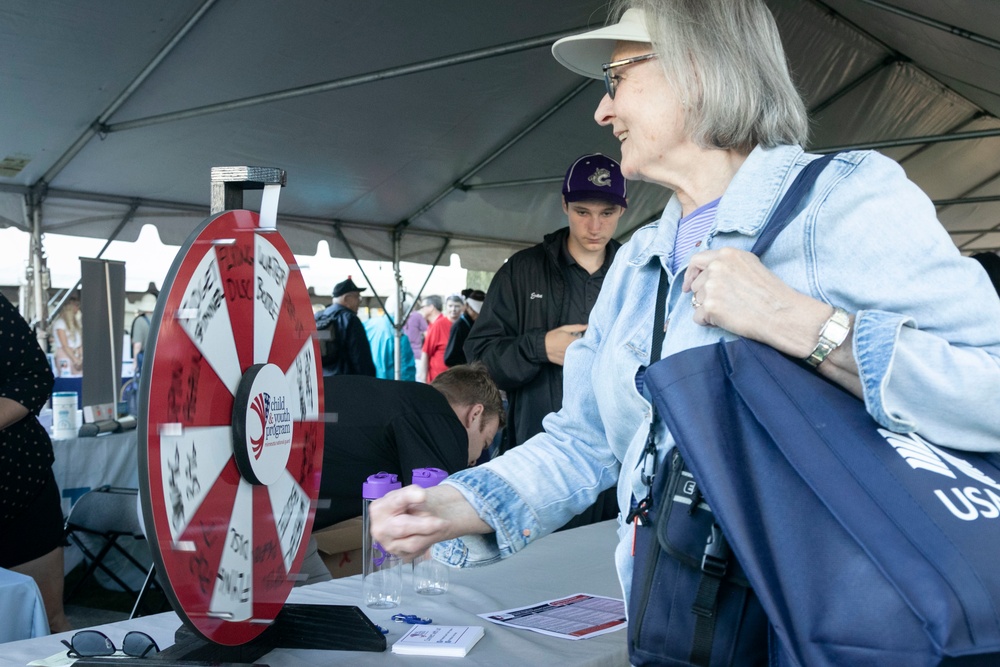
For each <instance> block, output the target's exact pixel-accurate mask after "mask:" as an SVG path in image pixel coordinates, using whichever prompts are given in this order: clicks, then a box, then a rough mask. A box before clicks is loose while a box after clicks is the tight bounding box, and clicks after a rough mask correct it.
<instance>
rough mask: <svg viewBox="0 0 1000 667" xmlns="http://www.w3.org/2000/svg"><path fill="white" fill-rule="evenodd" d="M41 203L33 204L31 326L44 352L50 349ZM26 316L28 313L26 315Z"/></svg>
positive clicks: (31, 208) (31, 209)
mask: <svg viewBox="0 0 1000 667" xmlns="http://www.w3.org/2000/svg"><path fill="white" fill-rule="evenodd" d="M41 208H42V206H41V202H39V201H34V202H32V204H31V207H30V209H29V210H30V211H31V274H32V276H31V287H32V301H33V303H32V311H31V325H32V328H34V330H35V336H36V337H37V338H38V344H39V345H40V346H41V348H42V349H43V350H45V349H48V345H47V343H46V341H47V339H48V332H47V330H48V321H47V320H48V314H47V313H46V309H45V307H46V306H47V305H48V300H47V299H46V298H44V297H43V295H42V288H43V285H42V273H43V269H44V261H43V259H42V211H41ZM25 314H26V313H25Z"/></svg>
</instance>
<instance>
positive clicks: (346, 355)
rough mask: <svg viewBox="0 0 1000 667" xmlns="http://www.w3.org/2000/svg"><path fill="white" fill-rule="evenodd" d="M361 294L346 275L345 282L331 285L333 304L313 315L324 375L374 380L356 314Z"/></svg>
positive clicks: (367, 351)
mask: <svg viewBox="0 0 1000 667" xmlns="http://www.w3.org/2000/svg"><path fill="white" fill-rule="evenodd" d="M364 291H365V288H364V287H358V286H357V285H355V284H354V281H353V280H351V277H350V276H347V280H343V281H341V282H339V283H337V284H336V285H334V287H333V304H331V305H330V306H329V307H327V308H326V309H325V310H323V311H320V312H319V313H317V314H316V330H317V333H318V334H319V337H320V352H321V363H322V364H323V375H368V376H371V377H375V374H376V371H375V361H374V360H373V359H372V348H371V345H369V343H368V335H367V334H365V327H364V325H363V324H361V320H360V319H358V314H357V313H358V308H360V307H361V293H362V292H364Z"/></svg>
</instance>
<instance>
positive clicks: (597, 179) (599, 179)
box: [587, 169, 611, 188]
mask: <svg viewBox="0 0 1000 667" xmlns="http://www.w3.org/2000/svg"><path fill="white" fill-rule="evenodd" d="M587 180H588V181H590V182H591V183H593V184H594V185H596V186H598V187H601V188H610V187H611V172H610V171H608V170H607V169H597V170H595V171H594V173H593V174H591V175H590V177H589V178H587Z"/></svg>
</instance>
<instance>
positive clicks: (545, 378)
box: [465, 153, 628, 527]
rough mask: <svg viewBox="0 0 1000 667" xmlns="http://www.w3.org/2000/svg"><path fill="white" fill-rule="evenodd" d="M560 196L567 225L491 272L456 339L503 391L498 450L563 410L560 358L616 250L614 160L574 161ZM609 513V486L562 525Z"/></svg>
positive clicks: (619, 196)
mask: <svg viewBox="0 0 1000 667" xmlns="http://www.w3.org/2000/svg"><path fill="white" fill-rule="evenodd" d="M562 194H563V211H564V212H565V213H566V216H567V218H568V222H569V224H568V225H567V226H566V227H565V228H563V229H560V230H557V231H555V232H552V233H551V234H547V235H546V236H545V238H544V240H543V241H542V243H540V244H538V245H536V246H533V247H531V248H528V249H526V250H522V251H521V252H518V253H516V254H515V255H513V256H512V257H511V258H510V259H509V260H508V261H507V263H506V264H504V265H503V266H502V267H500V270H499V271H497V274H496V275H495V276H494V278H493V282H492V283H491V284H490V288H489V290H487V294H486V301H485V303H484V304H483V307H482V312H480V314H479V317H478V319H477V320H476V323H475V325H474V326H473V327H472V330H471V332H470V333H469V337H468V339H467V340H466V342H465V354H466V357H467V358H468V359H469V360H470V361H473V360H476V361H481V362H483V363H484V364H485V365H486V367H487V368H488V369H489V370H490V373H491V374H492V375H493V379H494V380H496V383H497V386H499V387H500V388H501V389H503V390H504V391H506V392H507V400H508V411H507V412H508V426H507V430H506V431H505V436H504V443H503V445H502V451H507V450H508V449H510V448H511V447H515V446H516V445H519V444H521V443H522V442H524V441H525V440H527V439H528V438H530V437H531V436H533V435H535V434H536V433H540V432H541V431H542V418H543V417H544V416H545V415H547V414H549V413H550V412H555V411H557V410H559V408H560V407H562V364H563V356H564V354H565V352H566V348H567V347H569V345H570V343H572V342H574V341H575V340H577V339H578V338H580V337H581V336H583V334H584V332H585V331H586V330H587V319H588V317H589V316H590V310H591V309H592V308H593V306H594V302H595V301H596V300H597V295H598V293H599V292H600V289H601V285H602V284H603V282H604V276H605V274H606V273H607V270H608V268H609V267H610V266H611V261H612V259H614V256H615V252H617V250H618V248H619V247H620V245H621V244H620V243H618V242H617V241H615V240H614V239H613V236H614V234H615V230H616V229H617V228H618V221H619V219H620V218H621V216H622V214H623V213H624V212H625V208H626V206H627V205H628V203H627V201H626V183H625V178H624V177H623V176H622V173H621V167H620V166H619V164H618V163H617V162H616V161H614V160H612V159H611V158H609V157H607V156H604V155H601V154H600V153H595V154H592V155H584V156H582V157H580V158H577V159H576V160H575V161H574V162H573V164H571V165H570V167H569V169H568V170H567V172H566V176H565V178H564V179H563V188H562ZM616 515H617V503H616V501H615V489H614V488H613V487H612V488H611V489H608V490H607V491H605V492H604V493H603V494H601V497H600V498H598V501H597V503H595V505H594V506H593V507H591V508H590V509H588V510H586V511H584V512H583V513H581V514H580V515H578V516H577V517H576V518H575V519H574V520H573V521H571V522H570V523H569V524H567V525H566V527H571V526H575V525H585V524H587V523H593V522H594V521H600V520H603V519H608V518H613V517H614V516H616Z"/></svg>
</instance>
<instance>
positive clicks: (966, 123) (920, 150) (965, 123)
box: [896, 111, 986, 164]
mask: <svg viewBox="0 0 1000 667" xmlns="http://www.w3.org/2000/svg"><path fill="white" fill-rule="evenodd" d="M985 115H986V113H985V112H983V111H976V112H974V113H973V114H972V115H971V116H969V117H968V118H966V119H965V120H963V121H961V122H959V123H957V124H955V125H953V126H952V127H950V128H949V129H948V131H947V132H945V134H953V133H955V132H958V131H959V130H960V129H962V128H963V127H968V126H969V125H970V124H971V123H973V122H975V121H977V120H979V119H980V118H982V117H983V116H985ZM931 146H932V144H924V145H923V146H921V147H920V148H918V149H917V150H915V151H913V152H912V153H907V154H906V155H905V156H903V157H901V158H900V159H898V160H896V161H897V162H899V164H903V163H904V162H908V161H909V160H912V159H913V158H915V157H917V156H918V155H920V154H921V153H923V152H924V151H926V150H929V149H930V147H931Z"/></svg>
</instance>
